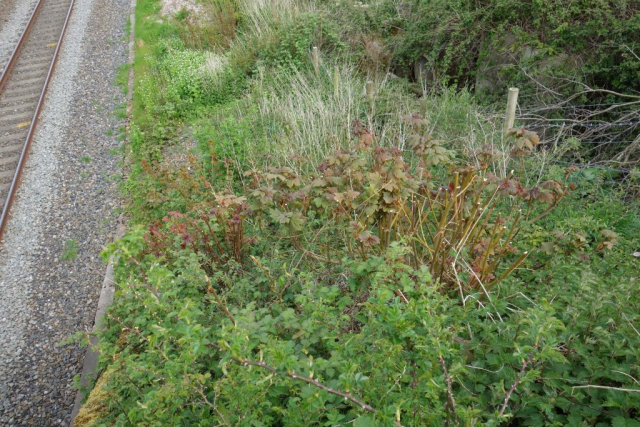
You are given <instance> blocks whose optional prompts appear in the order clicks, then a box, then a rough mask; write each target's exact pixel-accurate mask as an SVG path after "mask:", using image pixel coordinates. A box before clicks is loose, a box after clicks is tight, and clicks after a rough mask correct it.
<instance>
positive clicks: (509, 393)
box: [499, 344, 539, 417]
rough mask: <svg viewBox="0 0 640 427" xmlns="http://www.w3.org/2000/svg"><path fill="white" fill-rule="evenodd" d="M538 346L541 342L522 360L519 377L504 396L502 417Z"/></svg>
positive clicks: (501, 409)
mask: <svg viewBox="0 0 640 427" xmlns="http://www.w3.org/2000/svg"><path fill="white" fill-rule="evenodd" d="M538 347H539V344H536V345H535V346H534V348H533V350H531V353H529V358H527V359H526V360H524V361H523V362H522V366H521V367H520V372H519V373H518V377H517V378H516V380H515V381H514V382H513V384H512V385H511V388H510V389H509V391H508V392H507V395H506V396H505V398H504V403H503V404H502V408H500V414H499V416H501V417H502V416H503V415H504V411H505V410H506V409H507V405H508V404H509V400H510V399H511V395H512V394H513V392H514V391H515V390H516V388H517V387H518V384H520V381H522V377H523V376H524V374H525V370H526V369H527V366H529V365H530V364H531V362H533V356H534V355H535V351H536V350H537V349H538Z"/></svg>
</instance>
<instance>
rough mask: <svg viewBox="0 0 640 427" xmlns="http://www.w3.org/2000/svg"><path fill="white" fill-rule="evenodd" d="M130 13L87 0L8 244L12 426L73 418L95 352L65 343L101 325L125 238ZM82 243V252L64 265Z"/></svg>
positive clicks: (3, 324)
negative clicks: (125, 75)
mask: <svg viewBox="0 0 640 427" xmlns="http://www.w3.org/2000/svg"><path fill="white" fill-rule="evenodd" d="M0 1H3V0H0ZM5 1H6V0H5ZM29 1H30V0H29ZM21 2H22V0H20V1H19V2H17V3H21ZM25 3H26V2H25ZM16 7H18V6H16ZM128 11H129V0H76V6H75V9H74V12H73V15H72V19H71V22H70V26H69V28H68V30H67V36H66V39H65V42H64V45H63V48H62V51H61V57H60V61H59V63H58V66H57V68H56V75H55V77H54V79H53V82H52V84H51V86H50V87H49V93H48V97H47V101H46V104H45V108H44V111H43V113H42V115H41V119H40V124H39V126H38V130H37V133H36V137H35V139H34V141H33V145H32V150H31V155H30V157H29V159H28V161H27V167H26V169H25V171H24V175H23V181H22V184H21V187H20V190H19V192H18V198H17V200H16V202H15V204H14V206H13V209H12V217H11V219H10V221H9V224H8V227H7V229H6V232H5V241H4V242H3V243H2V244H1V245H0V246H1V249H0V425H2V426H19V425H37V426H51V425H68V424H69V421H70V419H69V418H70V413H71V409H72V407H73V402H74V398H75V394H76V391H75V390H74V389H73V388H72V380H73V377H74V375H76V374H77V373H79V372H80V370H81V367H82V361H83V357H84V349H80V348H78V347H77V346H75V345H67V346H62V345H60V342H61V341H62V340H64V339H66V338H67V337H69V336H71V335H72V334H74V333H75V332H78V331H89V330H91V328H92V326H93V325H92V322H93V319H94V316H95V310H96V305H97V302H98V297H99V292H100V288H101V284H102V280H103V275H104V271H105V265H104V264H103V263H102V261H101V260H100V258H99V253H100V251H101V249H102V247H103V246H104V245H105V244H106V243H108V242H109V241H110V240H111V237H112V232H113V231H114V230H115V229H116V220H117V216H118V213H117V207H118V204H119V202H118V195H117V185H118V179H117V177H118V174H119V173H120V172H121V171H120V167H119V155H118V154H115V153H113V149H115V148H117V147H118V146H119V142H118V141H117V135H118V128H119V127H120V126H123V125H124V123H123V122H122V121H121V120H118V119H117V118H116V115H115V110H116V107H117V106H118V105H120V104H121V103H122V102H123V101H124V95H123V94H122V91H121V89H120V88H117V87H114V86H113V81H114V79H115V75H116V71H117V67H118V66H119V65H121V64H124V63H126V62H127V53H126V45H127V43H126V41H125V39H124V37H125V32H124V28H125V23H126V20H127V17H128ZM6 28H7V27H6V26H5V27H3V28H2V29H0V31H5V30H6ZM0 39H2V37H0ZM108 131H112V132H113V133H114V135H113V136H107V132H108ZM70 242H75V245H76V246H77V255H76V256H75V257H73V256H71V257H70V258H72V259H69V260H64V259H63V258H64V255H65V254H66V255H67V256H69V255H71V252H70V251H67V250H66V249H65V248H66V246H67V245H68V244H70Z"/></svg>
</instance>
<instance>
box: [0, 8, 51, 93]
mask: <svg viewBox="0 0 640 427" xmlns="http://www.w3.org/2000/svg"><path fill="white" fill-rule="evenodd" d="M44 1H45V0H38V4H36V7H34V8H33V12H31V16H30V17H29V22H27V26H26V27H25V29H24V31H23V32H22V34H21V35H20V40H18V44H17V45H16V47H15V48H14V49H13V52H11V56H10V57H9V62H7V65H6V67H4V70H3V71H2V74H1V75H0V92H2V89H4V85H5V84H7V79H8V78H9V74H11V70H12V69H13V66H14V65H15V63H16V61H17V59H18V54H19V53H20V50H21V49H22V46H23V45H24V43H25V41H26V40H27V35H28V34H29V31H30V30H31V27H33V23H34V22H35V21H36V16H37V15H38V12H40V9H41V7H42V4H43V3H44Z"/></svg>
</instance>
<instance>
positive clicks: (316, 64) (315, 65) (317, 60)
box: [311, 46, 320, 76]
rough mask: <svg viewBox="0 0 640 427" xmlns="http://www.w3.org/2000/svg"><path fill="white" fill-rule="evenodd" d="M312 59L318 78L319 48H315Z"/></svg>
mask: <svg viewBox="0 0 640 427" xmlns="http://www.w3.org/2000/svg"><path fill="white" fill-rule="evenodd" d="M311 58H312V60H313V69H314V70H315V71H316V76H317V75H318V74H319V73H320V57H319V54H318V47H317V46H314V47H313V54H312V57H311Z"/></svg>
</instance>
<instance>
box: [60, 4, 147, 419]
mask: <svg viewBox="0 0 640 427" xmlns="http://www.w3.org/2000/svg"><path fill="white" fill-rule="evenodd" d="M135 23H136V0H131V9H130V11H129V24H130V25H129V79H128V81H127V96H126V100H127V117H128V118H127V124H126V127H127V131H128V129H129V118H130V117H131V109H132V106H133V103H132V101H133V83H134V77H135V76H134V70H133V61H134V59H135ZM125 232H126V227H125V225H124V220H123V218H122V216H121V217H120V218H119V220H118V226H117V229H116V233H115V236H114V238H115V240H117V239H120V238H122V237H123V236H124V234H125ZM113 270H114V267H113V259H110V260H109V263H108V265H107V269H106V271H105V275H104V280H103V282H102V289H101V290H100V299H99V300H98V309H97V311H96V317H95V320H94V323H93V332H97V331H98V328H99V327H100V323H101V321H102V318H103V317H104V315H105V314H106V312H107V309H108V308H109V306H110V305H111V302H113V296H114V294H115V288H114V285H115V281H114V272H113ZM97 345H98V337H97V336H93V337H91V338H90V340H89V348H88V349H87V353H86V354H85V357H84V362H83V364H82V372H81V374H80V385H81V386H82V387H87V386H88V385H89V384H90V383H91V382H92V381H95V379H96V378H97V375H98V372H97V367H98V362H99V359H100V354H99V353H98V351H97V348H96V347H97ZM84 398H85V395H84V393H83V392H82V391H81V390H78V392H77V393H76V400H75V402H74V405H73V410H72V411H71V423H70V424H69V426H70V427H73V423H74V421H75V419H76V417H77V416H78V413H79V412H80V409H81V408H82V401H83V400H84Z"/></svg>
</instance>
